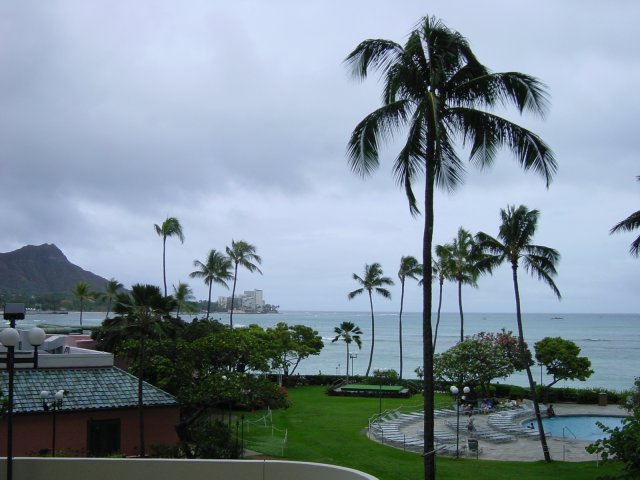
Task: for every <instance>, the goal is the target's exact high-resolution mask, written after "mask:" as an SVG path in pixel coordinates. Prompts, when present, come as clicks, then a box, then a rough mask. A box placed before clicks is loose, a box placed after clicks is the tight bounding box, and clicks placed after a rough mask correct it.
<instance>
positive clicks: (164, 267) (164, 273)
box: [162, 235, 167, 297]
mask: <svg viewBox="0 0 640 480" xmlns="http://www.w3.org/2000/svg"><path fill="white" fill-rule="evenodd" d="M166 252H167V236H166V235H165V236H163V237H162V281H163V282H164V296H165V297H166V296H167V263H166Z"/></svg>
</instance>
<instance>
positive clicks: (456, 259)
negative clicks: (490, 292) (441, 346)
mask: <svg viewBox="0 0 640 480" xmlns="http://www.w3.org/2000/svg"><path fill="white" fill-rule="evenodd" d="M449 251H450V256H449V267H448V268H449V272H450V274H451V278H452V279H454V280H455V281H456V282H457V283H458V310H459V312H460V341H461V342H463V341H464V312H463V310H462V285H470V286H472V287H474V288H477V287H478V277H479V276H480V273H481V270H480V268H479V261H480V260H481V259H482V252H481V251H480V250H479V249H478V247H477V245H476V242H475V240H474V238H473V236H472V235H471V233H469V232H468V231H467V230H465V229H464V228H460V229H459V230H458V235H457V236H456V238H454V239H453V242H452V243H451V244H450V245H449Z"/></svg>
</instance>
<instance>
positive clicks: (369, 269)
mask: <svg viewBox="0 0 640 480" xmlns="http://www.w3.org/2000/svg"><path fill="white" fill-rule="evenodd" d="M353 279H354V280H355V281H356V282H358V283H359V284H360V285H362V287H360V288H358V289H356V290H354V291H352V292H349V295H348V297H349V300H351V299H353V298H354V297H356V296H358V295H360V294H362V293H364V292H367V294H368V295H369V307H370V308H371V351H370V353H369V365H368V366H367V373H365V377H368V376H369V371H370V370H371V362H372V361H373V347H374V345H375V341H376V322H375V318H374V316H373V291H375V292H376V293H377V294H379V295H382V296H383V297H384V298H389V299H390V298H391V292H389V290H387V289H386V288H384V285H393V280H391V279H390V278H389V277H383V276H382V267H381V266H380V264H379V263H372V264H371V265H365V266H364V277H360V276H359V275H357V274H355V273H354V274H353Z"/></svg>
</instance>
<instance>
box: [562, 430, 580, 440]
mask: <svg viewBox="0 0 640 480" xmlns="http://www.w3.org/2000/svg"><path fill="white" fill-rule="evenodd" d="M565 430H566V431H567V432H569V433H571V435H573V438H578V437H576V434H575V433H573V432H572V431H571V429H570V428H569V427H562V438H565V435H564V431H565Z"/></svg>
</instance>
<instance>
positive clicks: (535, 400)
mask: <svg viewBox="0 0 640 480" xmlns="http://www.w3.org/2000/svg"><path fill="white" fill-rule="evenodd" d="M511 268H512V270H513V290H514V291H515V296H516V320H517V322H518V346H519V347H520V357H521V359H522V363H523V364H524V365H525V368H526V371H527V378H528V380H529V390H530V391H531V398H532V399H533V409H534V412H535V415H536V420H537V423H538V432H539V433H540V445H542V453H543V455H544V461H545V462H550V461H551V455H550V454H549V446H548V445H547V437H546V436H545V434H544V425H543V423H542V416H541V415H540V404H539V403H538V397H537V396H536V383H535V382H534V380H533V375H532V374H531V367H530V366H529V362H528V359H527V354H526V350H525V347H524V330H523V328H522V312H521V309H520V288H519V287H518V265H517V264H514V265H512V267H511Z"/></svg>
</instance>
